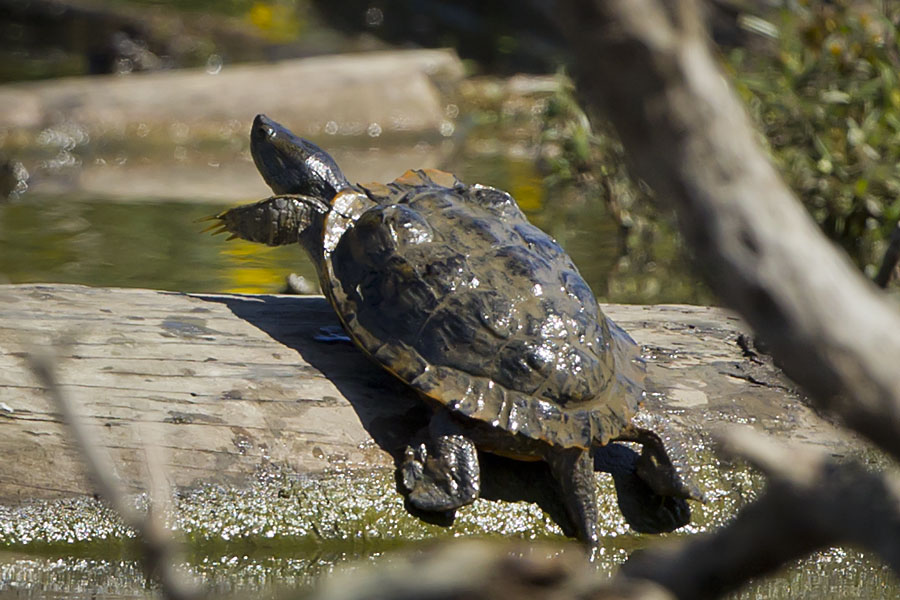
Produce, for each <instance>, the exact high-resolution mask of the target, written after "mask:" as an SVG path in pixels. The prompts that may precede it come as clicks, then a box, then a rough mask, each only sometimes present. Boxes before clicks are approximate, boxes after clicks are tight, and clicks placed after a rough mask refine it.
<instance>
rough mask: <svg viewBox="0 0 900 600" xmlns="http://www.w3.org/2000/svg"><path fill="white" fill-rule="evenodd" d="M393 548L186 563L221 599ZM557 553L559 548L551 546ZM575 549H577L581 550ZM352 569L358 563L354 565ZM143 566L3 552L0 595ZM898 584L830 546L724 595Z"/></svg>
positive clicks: (103, 595)
mask: <svg viewBox="0 0 900 600" xmlns="http://www.w3.org/2000/svg"><path fill="white" fill-rule="evenodd" d="M387 550H389V549H388V548H352V547H345V548H326V547H320V548H303V549H302V551H301V550H297V549H295V550H293V551H290V550H289V549H287V548H279V549H278V551H277V552H272V549H271V548H255V549H254V548H230V549H229V548H225V549H220V550H219V551H210V552H205V553H204V554H203V556H199V555H198V556H196V557H193V558H192V559H191V560H189V561H188V562H187V563H186V564H185V567H186V568H187V570H189V571H190V572H192V573H194V574H197V575H199V576H200V577H202V578H203V579H204V580H205V581H206V582H207V584H208V585H210V586H211V587H212V588H213V589H215V590H216V591H217V592H218V594H220V595H222V596H234V597H240V596H241V595H248V594H253V595H254V597H264V595H266V594H271V593H272V592H278V591H286V590H291V589H292V590H296V589H298V588H300V589H309V588H310V587H311V586H312V585H313V584H314V583H315V582H316V581H317V580H318V579H319V577H321V576H328V575H330V574H331V573H333V572H334V571H337V570H341V569H346V567H347V566H348V565H349V564H350V563H351V562H353V561H363V564H375V565H385V564H387V563H390V562H395V561H396V560H398V559H397V554H395V553H394V552H388V551H387ZM552 550H553V551H554V552H558V551H559V549H558V548H552ZM576 550H577V548H576ZM632 550H633V548H628V547H626V546H618V547H616V546H615V545H614V546H612V547H605V548H604V549H603V551H602V552H601V553H600V556H599V561H598V567H597V568H598V570H599V572H600V574H601V575H610V574H612V573H613V572H614V571H615V570H616V569H617V568H618V566H619V565H620V564H621V563H622V562H624V560H625V559H626V558H627V556H628V554H629V553H630V552H631V551H632ZM354 568H358V566H357V567H354ZM153 593H154V590H153V589H152V588H151V587H149V586H148V584H147V583H146V580H145V578H144V575H143V571H142V570H141V568H140V565H138V564H137V563H136V562H135V561H134V560H132V559H130V558H127V557H119V558H100V557H84V556H65V557H52V558H51V557H44V556H23V555H17V554H12V553H0V595H2V596H4V597H6V595H11V596H12V597H16V598H50V597H60V595H61V594H62V595H64V597H66V598H72V599H79V598H84V599H87V598H92V599H97V600H113V599H119V598H124V597H127V598H150V597H152V596H153ZM898 594H900V585H898V582H897V580H896V579H895V578H894V577H893V576H892V575H891V573H890V571H889V569H887V568H886V567H884V566H883V565H881V564H879V563H878V562H876V561H873V560H872V559H871V558H870V557H868V556H867V555H865V554H864V553H861V552H858V551H855V550H844V549H831V550H827V551H824V552H820V553H817V554H815V555H813V556H811V557H809V558H806V559H804V560H802V561H799V562H798V563H796V564H795V565H793V566H791V567H789V568H787V569H786V570H785V571H784V572H782V573H780V574H779V575H778V576H775V577H769V578H765V579H762V580H760V581H757V582H755V583H754V584H752V585H750V586H749V587H748V588H747V589H745V590H742V591H740V592H737V593H735V594H731V595H729V596H727V597H728V598H730V599H732V600H751V599H756V598H767V599H771V600H778V599H785V600H787V599H793V598H801V597H802V598H817V599H822V600H831V599H835V600H837V599H839V598H869V599H872V600H877V599H882V598H883V599H888V598H897V597H898Z"/></svg>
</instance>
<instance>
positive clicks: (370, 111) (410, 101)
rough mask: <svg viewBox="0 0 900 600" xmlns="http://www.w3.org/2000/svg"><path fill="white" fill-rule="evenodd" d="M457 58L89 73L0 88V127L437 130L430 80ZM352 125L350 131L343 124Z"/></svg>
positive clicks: (433, 55)
mask: <svg viewBox="0 0 900 600" xmlns="http://www.w3.org/2000/svg"><path fill="white" fill-rule="evenodd" d="M462 73H463V70H462V64H461V63H460V61H459V59H458V58H457V57H456V55H455V54H453V53H452V52H448V51H444V50H418V51H394V52H372V53H368V54H353V55H337V56H323V57H313V58H305V59H297V60H288V61H283V62H279V63H274V64H269V65H234V66H227V67H225V68H224V69H223V70H222V71H221V72H220V73H217V74H214V75H212V74H209V73H207V72H205V71H203V70H202V69H196V70H195V69H185V70H177V71H159V72H153V73H142V74H136V75H132V76H129V77H117V76H113V75H109V76H106V75H94V76H86V77H71V78H67V79H62V80H58V81H56V80H51V81H40V82H26V83H14V84H7V85H4V86H0V127H5V128H29V129H33V128H39V127H47V126H50V125H54V124H56V123H57V122H58V121H60V120H74V121H75V122H77V123H78V124H79V125H80V126H82V127H86V128H88V129H89V130H91V131H95V130H96V129H97V128H100V129H101V130H103V129H115V128H117V127H123V126H125V125H128V124H137V123H145V124H146V125H154V124H163V125H166V126H168V125H170V124H172V123H181V124H182V126H184V125H187V126H191V125H195V124H197V123H204V122H205V123H208V122H210V121H219V122H227V121H228V120H229V119H239V120H241V121H245V120H247V119H251V118H252V117H253V115H255V114H256V113H258V112H269V113H272V114H278V115H280V116H279V118H280V119H283V120H285V121H287V122H291V123H292V127H293V128H294V130H295V131H296V132H297V133H298V134H301V135H310V134H315V133H318V132H321V131H322V130H323V129H324V128H325V126H326V124H327V123H329V122H333V123H334V127H335V128H336V130H335V131H334V133H356V134H357V135H358V134H362V133H365V131H366V128H367V127H369V125H371V124H372V123H376V124H378V125H379V127H380V130H382V131H384V132H385V133H390V132H392V131H406V132H409V131H417V132H421V131H426V130H427V131H437V130H438V129H439V128H440V125H441V123H442V122H443V121H444V119H445V118H446V115H445V113H444V107H443V104H442V103H441V102H440V99H439V95H438V91H437V89H436V87H435V85H434V81H433V80H432V78H433V77H438V78H444V80H445V81H454V80H456V79H458V78H460V77H461V76H462ZM351 129H352V130H353V131H350V130H351Z"/></svg>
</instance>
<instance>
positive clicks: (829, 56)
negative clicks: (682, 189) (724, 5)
mask: <svg viewBox="0 0 900 600" xmlns="http://www.w3.org/2000/svg"><path fill="white" fill-rule="evenodd" d="M741 24H742V25H743V26H744V28H745V29H747V30H748V31H749V32H751V33H750V34H749V37H750V39H749V42H748V44H747V45H745V46H743V47H739V48H735V49H732V50H730V51H727V52H726V53H725V54H724V55H723V56H722V62H723V66H724V67H725V68H726V70H727V71H728V72H729V73H730V74H731V75H732V83H733V85H734V86H735V88H736V89H737V91H738V93H739V94H740V96H741V97H742V98H743V100H744V101H745V104H746V106H747V108H748V111H749V112H750V114H751V116H752V117H753V119H754V120H755V121H756V123H757V126H758V127H759V129H760V131H761V132H762V133H763V135H764V138H765V144H766V146H767V149H768V151H769V152H770V154H771V156H772V158H773V160H774V161H775V162H776V164H777V165H778V166H779V168H780V170H781V172H782V173H783V175H784V177H785V179H786V180H787V183H788V185H789V186H790V187H791V188H792V189H793V190H794V192H795V193H796V194H797V195H798V197H799V198H800V199H801V200H802V201H803V203H804V204H805V205H806V207H807V209H808V210H809V212H810V214H811V215H812V216H813V218H814V219H815V220H816V222H817V223H818V224H819V225H820V227H821V228H822V230H823V231H824V233H825V234H826V235H827V236H828V237H830V238H831V239H832V240H834V241H835V242H837V243H838V244H840V245H841V246H842V247H843V248H844V249H845V250H846V251H847V252H848V253H849V255H850V256H851V258H852V259H853V260H854V261H855V262H856V264H857V265H858V266H859V267H860V268H861V269H863V270H865V272H866V273H867V274H868V275H870V276H872V275H874V273H875V271H876V270H877V267H878V264H879V263H880V261H881V257H882V255H883V253H884V247H885V245H886V241H885V240H886V237H887V236H888V235H889V234H890V232H891V230H892V229H893V227H894V226H895V225H896V223H897V221H898V219H900V75H898V73H900V43H898V39H897V32H898V27H900V4H898V3H887V2H886V3H876V2H873V3H867V2H859V1H857V0H835V1H833V2H827V3H825V2H802V1H801V2H792V3H790V5H789V7H786V8H782V9H780V10H775V11H772V12H771V13H769V14H766V15H764V18H763V17H760V16H753V17H749V16H745V17H744V18H743V19H742V22H741ZM583 123H584V118H583V115H582V114H581V112H580V110H579V109H578V107H577V104H576V103H575V101H574V99H573V94H572V93H571V91H569V92H566V91H563V92H562V93H560V94H557V96H556V97H554V98H553V99H552V100H551V101H550V102H549V103H548V110H547V112H546V124H545V133H544V136H545V139H548V140H550V141H551V142H552V143H556V144H559V146H560V149H561V151H560V152H559V154H558V156H556V157H554V159H553V160H552V161H550V162H549V163H548V166H549V167H550V170H551V172H552V173H553V175H552V176H551V177H552V178H553V180H555V179H560V180H576V181H579V180H580V181H582V182H587V183H588V184H589V185H594V186H595V187H596V188H597V190H596V192H595V193H596V194H597V195H599V196H601V197H603V198H604V199H605V201H606V202H607V204H608V205H609V206H610V207H611V209H612V213H613V214H614V215H615V216H616V218H617V219H618V220H619V222H620V223H621V225H622V226H623V228H624V229H625V230H626V231H627V232H628V238H627V246H628V248H629V251H630V259H631V260H634V261H638V262H640V261H642V260H645V261H646V260H652V256H648V252H649V253H650V254H655V253H654V252H653V251H652V250H651V249H652V248H653V247H654V245H658V244H660V243H662V244H663V245H665V246H669V247H670V248H669V251H671V246H672V245H673V244H672V243H666V242H664V239H665V237H666V236H665V235H664V234H663V233H662V231H661V230H660V227H662V229H663V230H664V229H665V226H660V224H659V223H660V218H659V217H660V215H659V214H658V212H657V211H658V210H659V209H658V208H657V206H658V205H656V204H654V203H653V202H651V201H650V198H649V195H648V191H647V190H645V189H643V188H642V187H641V186H639V185H635V184H634V183H633V182H631V180H630V179H629V177H628V176H627V173H626V168H625V161H624V154H623V152H622V148H621V145H620V144H619V142H618V140H617V139H616V137H615V135H614V133H613V132H612V131H611V129H609V128H608V126H606V125H604V124H602V123H601V125H600V128H599V129H598V130H597V133H594V134H592V133H591V132H590V130H589V129H588V128H587V127H586V125H584V124H583ZM674 245H675V246H677V243H675V244H674ZM661 256H666V254H665V253H662V254H661Z"/></svg>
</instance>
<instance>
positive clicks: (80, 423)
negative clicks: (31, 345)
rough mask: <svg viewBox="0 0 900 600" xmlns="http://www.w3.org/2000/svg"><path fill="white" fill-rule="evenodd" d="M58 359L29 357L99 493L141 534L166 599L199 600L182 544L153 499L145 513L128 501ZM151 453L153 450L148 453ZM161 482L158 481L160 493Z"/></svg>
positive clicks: (148, 565)
mask: <svg viewBox="0 0 900 600" xmlns="http://www.w3.org/2000/svg"><path fill="white" fill-rule="evenodd" d="M55 362H56V360H55V359H54V358H53V357H51V356H49V355H47V354H39V353H32V354H31V355H29V357H28V364H29V366H30V367H31V370H32V371H33V372H34V374H35V375H36V376H37V378H38V379H39V380H40V382H41V384H42V385H43V386H44V388H45V389H46V390H47V392H48V393H49V394H50V397H51V399H52V400H53V402H54V404H55V405H56V407H57V410H59V412H60V414H61V415H62V418H63V421H64V422H65V423H66V425H68V427H69V432H70V433H71V435H72V437H73V438H74V440H75V444H76V446H77V447H78V449H79V450H80V451H81V455H82V457H83V458H84V461H85V464H86V465H87V468H88V471H89V473H90V476H91V478H92V479H93V480H94V482H95V483H96V484H97V488H98V493H99V494H100V496H102V497H103V499H104V500H106V502H108V503H109V505H110V507H112V509H113V510H115V511H116V512H117V513H118V514H119V516H120V517H121V518H122V522H123V523H125V525H126V526H128V527H130V528H131V529H133V530H134V531H135V533H136V534H137V537H138V540H139V542H140V543H141V561H142V562H143V564H144V569H145V571H146V572H147V574H148V575H151V576H153V577H156V578H157V579H158V581H159V583H160V588H161V591H162V595H163V598H165V599H166V600H199V599H200V598H202V597H203V595H202V594H201V592H200V590H199V589H198V588H197V587H196V586H194V585H191V584H190V583H189V582H187V581H186V580H185V579H184V577H183V576H182V574H181V573H180V572H179V571H178V570H177V568H176V560H175V558H176V557H177V556H178V554H179V548H178V545H177V544H176V543H175V540H174V539H173V538H172V533H171V532H170V531H169V530H168V529H166V527H165V525H164V524H163V523H162V522H161V521H160V519H159V518H158V516H157V510H154V506H153V502H151V503H150V507H149V508H148V511H147V514H146V515H143V514H141V513H140V512H139V511H137V510H136V509H135V507H134V506H133V505H132V504H131V503H129V502H128V498H127V496H126V494H125V492H124V491H123V490H122V487H121V485H120V484H119V482H118V480H117V479H116V476H115V469H114V468H113V466H112V464H110V462H109V460H108V457H107V456H106V455H105V454H104V453H103V452H101V451H100V446H99V445H98V444H97V443H96V441H95V439H94V438H93V437H92V436H91V434H90V433H89V432H88V429H87V424H86V423H85V420H84V418H83V417H82V415H81V413H80V412H79V411H78V409H77V407H76V406H75V405H74V403H73V402H72V401H71V400H70V399H69V397H68V396H67V395H66V394H65V393H64V392H63V389H62V388H61V387H60V385H59V381H58V380H57V378H56V368H55ZM148 454H149V453H148ZM150 468H151V478H152V479H154V480H155V481H156V482H159V481H160V478H161V477H163V478H164V474H162V473H161V472H160V468H159V466H158V463H150ZM158 488H159V484H158V483H157V489H156V490H154V492H157V494H155V495H158V491H159V490H158Z"/></svg>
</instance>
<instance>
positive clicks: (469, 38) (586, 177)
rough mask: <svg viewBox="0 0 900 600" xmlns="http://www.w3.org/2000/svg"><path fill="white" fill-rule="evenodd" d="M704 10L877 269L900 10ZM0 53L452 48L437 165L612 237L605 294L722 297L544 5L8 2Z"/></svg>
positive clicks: (54, 70)
mask: <svg viewBox="0 0 900 600" xmlns="http://www.w3.org/2000/svg"><path fill="white" fill-rule="evenodd" d="M702 1H703V4H704V6H705V7H706V8H707V9H708V10H707V13H708V15H709V22H710V25H711V31H712V36H713V38H714V40H715V42H716V43H717V45H718V48H719V50H720V58H721V62H722V64H723V66H724V68H725V69H726V70H727V71H728V72H729V73H730V74H731V77H732V83H733V85H734V86H735V88H736V89H737V91H738V93H739V94H740V96H741V97H742V98H743V100H744V101H745V104H746V106H747V108H748V111H749V112H750V114H751V116H752V118H753V119H754V120H755V121H756V123H757V125H758V127H759V129H760V131H761V134H762V135H761V136H760V139H761V141H762V142H763V143H764V145H765V146H766V148H767V150H768V151H769V152H770V154H771V156H772V157H773V159H774V160H775V162H776V163H777V164H778V165H779V166H780V168H781V170H782V173H783V174H784V176H785V177H786V179H787V181H788V183H789V185H790V186H791V187H792V188H793V189H794V190H795V192H796V193H797V194H798V196H799V197H800V198H801V199H802V201H803V202H804V204H805V205H806V207H807V208H808V210H809V212H810V214H811V215H812V216H813V218H814V219H815V220H816V222H817V223H818V224H819V225H820V226H821V227H822V229H823V231H824V232H825V233H826V234H827V235H828V236H829V237H830V238H831V239H833V240H834V241H835V242H836V243H838V244H839V245H841V246H842V247H843V248H844V249H846V251H847V252H848V253H849V254H850V256H851V257H852V259H853V260H854V261H855V262H856V264H857V265H858V266H859V268H860V269H862V270H864V271H865V272H866V273H867V274H868V275H870V276H871V275H873V274H874V272H875V270H876V269H877V266H878V264H879V263H880V261H881V257H882V255H883V253H884V249H885V246H886V239H887V236H888V235H889V233H890V232H891V230H892V229H893V228H894V227H895V225H896V224H897V221H898V219H900V194H898V192H900V143H898V142H900V81H898V73H900V43H898V35H897V33H898V27H900V2H897V1H896V0H828V1H813V0H780V1H779V0H702ZM63 4H64V5H65V6H66V11H65V12H64V13H63V12H60V11H59V10H58V9H59V6H62V5H63ZM0 42H2V43H0V82H3V81H7V82H8V81H16V80H28V79H41V78H49V77H58V76H64V75H78V74H87V73H118V74H123V75H127V74H128V73H132V72H136V71H142V70H158V69H168V68H177V67H197V66H199V67H205V68H206V69H207V71H209V72H211V73H214V72H217V69H221V68H222V65H223V64H231V63H236V62H246V61H271V60H278V59H281V58H290V57H300V56H310V55H316V54H328V53H336V52H347V51H361V50H372V49H384V48H393V47H415V46H432V47H435V46H452V47H454V48H455V49H456V50H457V52H458V53H459V54H460V56H461V57H462V58H463V59H464V61H465V64H466V66H467V69H468V71H469V73H470V76H469V77H468V78H467V79H466V80H464V81H463V82H462V84H461V85H460V87H459V89H458V90H456V92H455V96H456V97H453V98H450V100H449V102H450V103H449V104H448V109H449V108H452V109H453V113H452V115H451V114H449V113H448V118H450V119H453V120H455V127H456V131H455V133H454V135H453V140H454V141H455V142H456V143H458V144H459V150H458V151H457V153H456V157H455V158H454V159H452V160H451V161H450V164H448V165H446V168H453V169H456V170H458V171H461V172H462V175H464V176H465V177H467V178H469V179H471V180H473V181H476V180H477V181H484V182H491V183H494V184H495V185H500V186H505V187H508V188H509V189H510V190H511V191H513V193H514V194H516V196H517V198H518V199H519V200H520V202H522V203H523V208H524V209H525V210H526V211H527V212H529V215H530V216H531V217H532V218H533V219H535V221H536V222H537V223H538V224H539V225H540V226H542V227H544V228H546V229H548V231H550V232H551V234H553V235H555V236H557V237H559V238H565V237H566V236H567V235H569V234H570V232H571V231H573V230H574V229H576V228H578V227H580V228H581V229H583V230H587V229H593V230H594V231H595V232H600V231H602V232H603V234H604V236H607V235H609V236H612V238H613V239H612V240H608V239H607V238H606V237H604V239H603V240H602V243H601V245H604V244H605V245H606V246H607V248H605V249H604V251H603V253H600V254H597V253H592V254H585V255H584V256H589V257H590V258H588V259H585V260H582V261H580V262H579V264H580V266H581V268H582V270H586V271H595V275H594V276H593V277H589V280H590V281H591V283H592V285H593V286H594V288H595V291H596V292H597V293H598V295H600V296H602V297H604V298H607V299H610V300H613V301H620V302H622V301H624V302H671V301H679V302H693V303H708V302H712V301H713V299H712V297H711V295H710V294H708V293H707V292H706V291H705V290H704V288H703V287H702V286H701V285H699V284H698V283H697V282H696V281H694V280H693V278H692V277H691V276H690V274H689V271H688V269H687V267H686V266H685V263H684V260H683V258H682V250H681V243H680V241H679V239H678V237H677V235H676V234H675V233H674V232H673V228H672V227H671V225H670V223H671V219H670V217H669V215H668V214H667V209H666V208H665V205H664V204H662V205H660V204H657V203H655V202H653V200H652V199H651V198H650V196H649V191H648V190H647V188H646V187H645V186H643V185H642V184H640V183H639V182H634V181H632V180H631V178H630V177H629V175H628V169H627V164H626V161H625V157H624V153H623V150H622V148H621V146H620V144H619V142H618V140H617V138H616V135H615V132H614V131H613V130H612V128H611V127H610V126H609V125H608V124H606V123H605V122H604V121H603V120H602V119H601V118H596V116H592V117H593V118H591V119H588V117H587V116H586V115H585V114H584V112H583V111H582V110H581V108H580V107H579V104H578V100H577V95H576V93H575V91H574V89H573V88H572V86H571V84H570V83H569V82H568V79H567V77H566V76H565V69H566V66H565V65H566V63H567V56H566V51H565V47H564V44H563V43H562V41H561V36H559V34H558V33H557V31H556V29H555V28H554V26H553V15H552V3H551V2H546V1H542V0H487V1H481V0H459V1H456V2H448V1H445V0H346V1H342V2H330V1H326V0H182V1H179V2H172V1H166V0H105V1H101V0H66V1H65V2H63V3H62V4H60V3H59V2H54V1H52V0H0ZM517 73H530V74H537V75H538V77H531V78H528V77H516V76H515V74H517ZM554 73H555V74H556V75H555V76H553V74H554ZM548 75H550V77H547V76H548ZM541 77H543V79H541ZM13 139H14V136H10V137H9V140H13ZM9 144H10V142H9V141H8V142H7V146H9ZM242 147H243V146H242ZM2 150H3V148H0V151H2ZM0 175H2V174H0ZM13 179H14V178H13ZM597 205H600V207H602V208H603V210H602V211H601V210H600V209H599V208H598V206H597ZM610 216H611V217H612V219H610ZM610 220H611V223H607V222H603V221H610ZM589 221H590V222H589ZM586 239H589V237H587V236H585V237H582V238H574V237H573V239H572V240H570V242H571V243H572V244H575V245H577V244H581V245H584V244H586V242H585V241H584V240H586ZM594 239H596V238H594ZM565 241H566V240H565V239H561V242H565ZM564 245H565V243H564ZM567 248H568V246H567ZM570 252H572V249H570ZM576 254H577V252H573V255H576ZM577 258H578V256H576V259H577Z"/></svg>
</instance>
